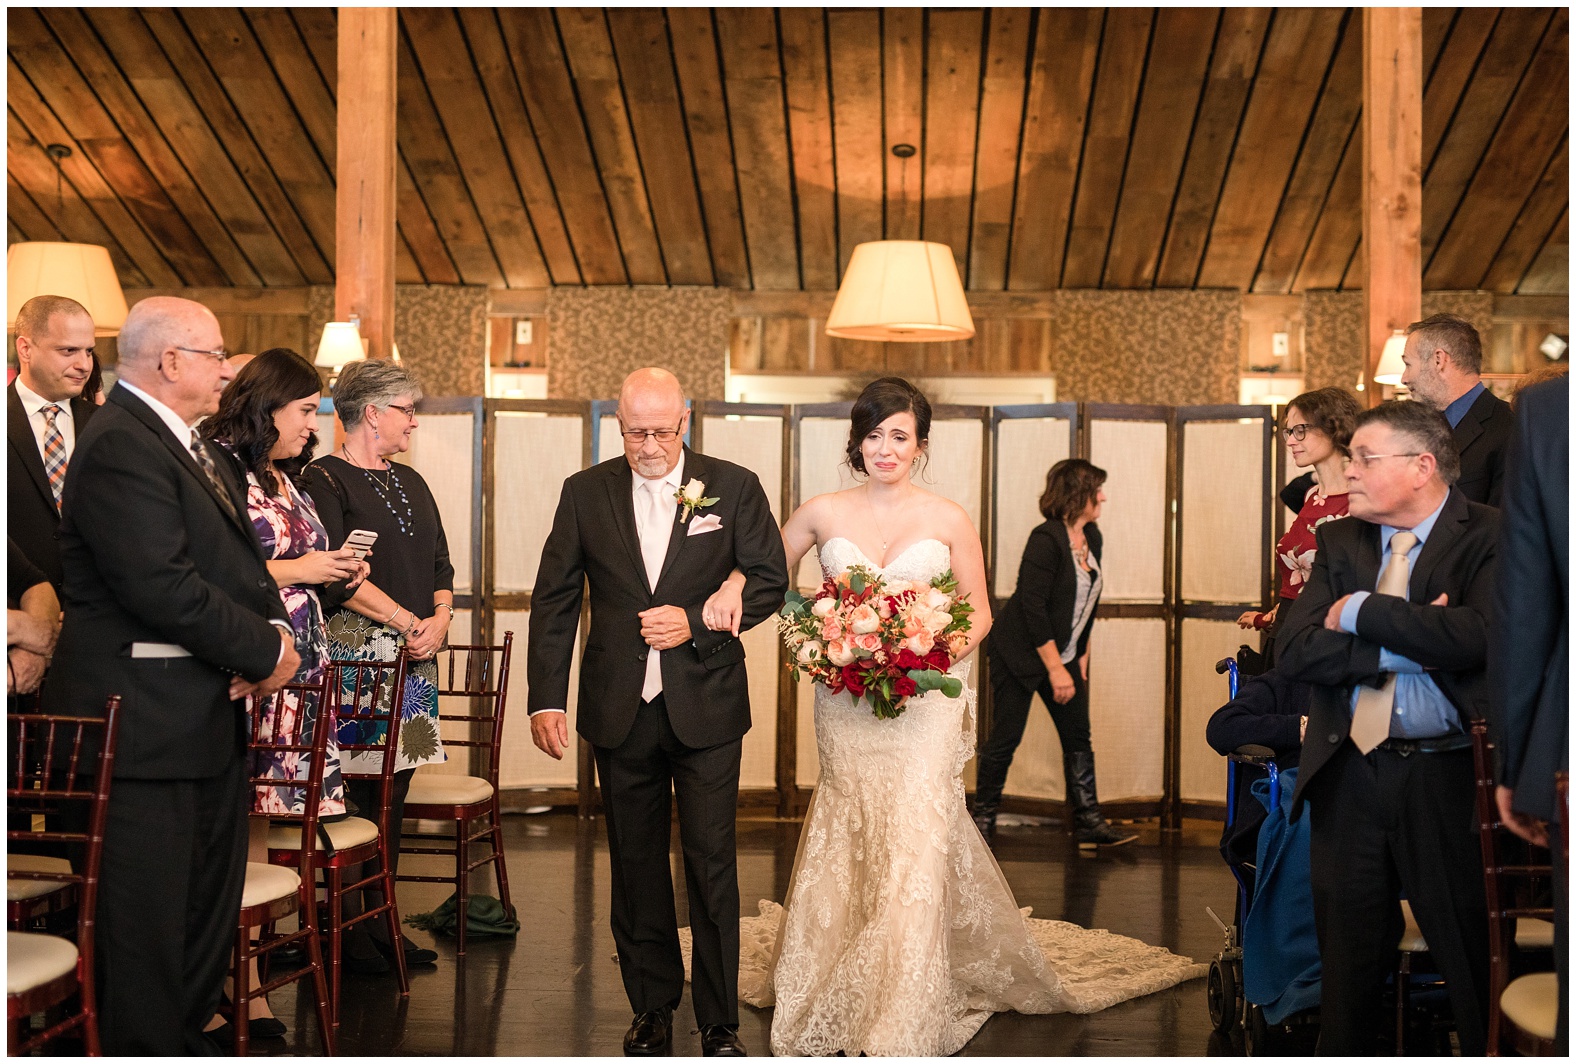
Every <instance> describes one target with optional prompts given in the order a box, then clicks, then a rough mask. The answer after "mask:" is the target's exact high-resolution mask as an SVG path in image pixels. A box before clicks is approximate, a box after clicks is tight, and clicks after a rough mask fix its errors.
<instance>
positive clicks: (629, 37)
mask: <svg viewBox="0 0 1576 1064" xmlns="http://www.w3.org/2000/svg"><path fill="white" fill-rule="evenodd" d="M607 26H608V30H609V32H611V34H612V44H613V49H614V53H615V56H616V60H617V67H616V68H615V70H614V75H615V77H616V78H618V79H619V81H618V82H615V84H614V85H613V86H612V87H611V88H612V90H613V91H618V89H619V83H620V82H621V84H622V91H623V98H624V99H625V102H626V104H627V107H628V112H629V114H628V118H629V122H628V125H629V130H630V131H631V132H632V133H633V136H634V139H633V141H632V142H631V148H630V150H631V151H632V152H633V153H635V154H636V156H637V157H638V162H639V164H640V168H639V172H640V174H641V176H642V177H643V178H644V181H645V189H646V195H647V199H648V200H649V202H650V205H651V218H652V221H653V223H654V224H655V225H656V235H657V238H658V240H659V241H660V247H661V250H662V260H663V264H664V265H665V266H666V267H667V272H668V280H669V282H670V283H672V284H676V285H709V284H712V283H713V281H714V276H713V274H712V269H711V251H710V249H709V248H708V247H707V243H706V225H705V222H704V220H703V215H702V214H701V208H700V189H699V188H698V187H697V185H696V180H695V161H694V159H692V158H691V156H690V145H689V138H688V137H687V136H685V133H684V108H683V105H682V104H681V102H680V100H679V87H678V75H677V74H676V73H675V71H674V69H673V50H672V48H671V47H670V46H669V42H668V25H667V20H666V19H664V18H663V17H662V12H661V11H660V10H655V9H652V8H635V7H621V8H609V9H608V11H607Z"/></svg>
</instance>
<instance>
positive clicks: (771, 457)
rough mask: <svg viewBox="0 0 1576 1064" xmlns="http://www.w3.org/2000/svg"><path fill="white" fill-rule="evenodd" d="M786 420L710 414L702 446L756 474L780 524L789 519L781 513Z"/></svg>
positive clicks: (710, 452)
mask: <svg viewBox="0 0 1576 1064" xmlns="http://www.w3.org/2000/svg"><path fill="white" fill-rule="evenodd" d="M785 430H786V422H785V421H784V419H782V418H780V417H708V418H706V419H705V425H704V427H703V431H702V445H701V449H702V450H704V451H705V452H706V453H707V454H710V455H715V456H716V457H718V458H722V459H725V460H727V461H729V462H732V463H734V464H735V465H741V466H743V467H744V468H746V469H748V470H750V471H751V472H752V473H754V474H755V475H756V476H757V477H758V478H760V481H761V489H762V490H763V491H765V492H766V499H767V501H768V502H769V503H771V507H772V518H773V520H775V521H776V522H777V524H778V526H779V527H781V525H782V523H783V522H784V521H786V520H788V515H787V514H784V513H781V512H779V511H781V510H782V496H783V438H782V434H783V432H784V431H785Z"/></svg>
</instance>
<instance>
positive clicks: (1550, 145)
mask: <svg viewBox="0 0 1576 1064" xmlns="http://www.w3.org/2000/svg"><path fill="white" fill-rule="evenodd" d="M1569 31H1570V15H1569V13H1568V12H1566V11H1564V10H1561V11H1557V12H1556V13H1555V15H1554V19H1553V21H1552V22H1551V23H1550V25H1549V28H1548V32H1547V33H1546V34H1545V36H1544V39H1543V42H1542V44H1541V46H1540V47H1539V48H1538V52H1537V55H1536V56H1535V57H1534V58H1533V60H1532V64H1531V65H1530V66H1529V67H1528V68H1527V73H1526V76H1525V77H1523V78H1522V81H1521V85H1520V87H1519V88H1518V89H1517V90H1516V95H1515V97H1514V98H1513V99H1512V100H1511V102H1510V106H1509V107H1508V108H1507V109H1506V111H1505V116H1504V118H1503V119H1502V120H1501V122H1500V125H1499V128H1498V129H1497V130H1496V131H1495V133H1494V139H1493V140H1492V141H1491V142H1490V143H1489V146H1488V150H1487V151H1486V152H1485V153H1484V155H1483V158H1482V161H1481V162H1480V163H1479V164H1478V168H1477V173H1476V174H1474V175H1473V177H1472V183H1471V184H1470V185H1469V186H1468V187H1467V191H1466V194H1465V195H1464V196H1462V198H1461V204H1460V206H1459V207H1458V208H1457V209H1456V217H1457V218H1458V219H1460V221H1459V223H1456V222H1453V223H1452V224H1451V225H1450V228H1449V229H1447V230H1445V232H1444V235H1443V236H1442V237H1441V238H1440V242H1439V246H1438V247H1437V248H1436V249H1435V251H1434V254H1433V256H1432V258H1430V259H1429V260H1428V263H1427V265H1426V266H1425V267H1424V270H1423V283H1424V284H1425V285H1427V286H1428V287H1430V288H1440V289H1455V288H1476V287H1478V286H1479V285H1480V284H1481V283H1482V281H1483V277H1484V275H1486V274H1487V273H1488V269H1489V266H1490V265H1491V264H1492V263H1493V258H1494V253H1495V252H1496V251H1497V250H1498V248H1499V246H1500V244H1501V243H1502V242H1503V240H1504V238H1505V237H1506V235H1507V234H1509V232H1510V229H1511V227H1512V226H1513V225H1514V224H1515V222H1516V217H1517V215H1519V214H1520V213H1521V210H1522V207H1523V206H1524V205H1525V204H1526V202H1527V200H1528V198H1529V197H1530V196H1531V195H1532V193H1533V192H1534V190H1535V189H1536V187H1537V183H1538V179H1539V178H1540V177H1541V176H1542V174H1543V172H1544V171H1545V170H1546V169H1547V167H1548V162H1549V160H1550V158H1551V157H1552V156H1553V154H1554V152H1555V150H1556V149H1557V148H1558V146H1559V145H1560V143H1561V141H1563V140H1564V138H1565V134H1566V130H1567V129H1568V128H1569V126H1570V112H1569V99H1570V33H1569Z"/></svg>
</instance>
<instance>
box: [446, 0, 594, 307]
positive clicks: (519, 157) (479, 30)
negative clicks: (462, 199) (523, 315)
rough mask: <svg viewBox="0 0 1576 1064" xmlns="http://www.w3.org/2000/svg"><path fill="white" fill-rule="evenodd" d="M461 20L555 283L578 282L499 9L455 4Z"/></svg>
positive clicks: (577, 269) (571, 246)
mask: <svg viewBox="0 0 1576 1064" xmlns="http://www.w3.org/2000/svg"><path fill="white" fill-rule="evenodd" d="M458 11H459V17H460V25H461V27H462V28H463V29H464V31H465V39H466V41H467V42H468V43H469V44H470V54H471V59H472V61H473V62H474V63H475V64H476V70H477V72H478V74H479V75H480V77H481V87H482V91H483V92H484V93H485V94H486V99H487V102H488V103H489V104H490V105H491V107H492V115H493V120H494V124H495V125H496V127H497V130H498V134H499V136H500V137H501V138H502V140H503V148H504V152H505V153H506V154H507V155H508V157H509V164H510V166H511V167H512V168H513V172H514V180H515V182H516V184H517V185H518V187H519V193H520V195H521V196H522V197H523V198H524V200H525V210H526V213H527V214H528V215H529V216H530V224H531V228H532V229H533V230H534V231H535V233H536V243H537V246H538V247H539V248H540V249H541V253H542V258H543V259H544V260H545V262H546V264H547V271H548V273H549V274H550V275H551V276H552V283H553V284H568V285H574V284H580V283H581V282H582V278H581V276H580V264H579V262H578V261H577V260H576V259H575V249H574V244H573V242H572V241H571V240H570V237H569V230H568V229H567V228H566V227H565V225H564V216H563V212H561V211H560V210H559V209H558V195H557V193H556V192H555V191H554V189H553V182H552V179H551V178H550V177H548V175H547V164H546V162H544V161H543V159H542V151H541V147H540V145H538V144H537V140H536V132H535V130H533V129H532V128H531V120H530V117H529V116H528V115H527V114H526V113H525V101H524V100H523V99H522V98H521V96H520V87H519V85H518V84H517V83H516V82H515V78H514V67H513V66H511V65H510V63H509V53H508V50H507V49H506V48H505V47H504V42H503V33H502V29H501V27H500V25H499V22H498V13H497V11H496V10H494V9H492V8H481V7H462V8H459V9H458Z"/></svg>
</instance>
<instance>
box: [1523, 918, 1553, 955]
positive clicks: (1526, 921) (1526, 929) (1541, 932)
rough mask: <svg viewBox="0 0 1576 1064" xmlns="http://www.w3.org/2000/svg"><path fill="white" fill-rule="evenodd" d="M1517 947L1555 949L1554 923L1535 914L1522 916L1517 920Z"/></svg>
mask: <svg viewBox="0 0 1576 1064" xmlns="http://www.w3.org/2000/svg"><path fill="white" fill-rule="evenodd" d="M1516 948H1517V949H1553V948H1554V924H1553V923H1551V922H1550V921H1548V920H1539V919H1538V918H1537V917H1535V916H1522V917H1518V918H1517V920H1516Z"/></svg>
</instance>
